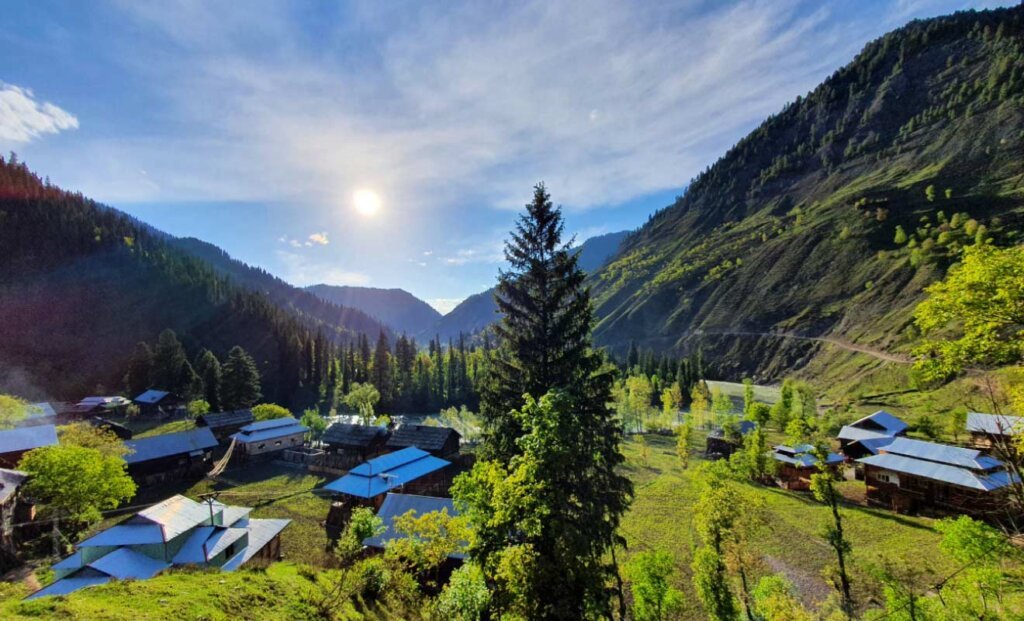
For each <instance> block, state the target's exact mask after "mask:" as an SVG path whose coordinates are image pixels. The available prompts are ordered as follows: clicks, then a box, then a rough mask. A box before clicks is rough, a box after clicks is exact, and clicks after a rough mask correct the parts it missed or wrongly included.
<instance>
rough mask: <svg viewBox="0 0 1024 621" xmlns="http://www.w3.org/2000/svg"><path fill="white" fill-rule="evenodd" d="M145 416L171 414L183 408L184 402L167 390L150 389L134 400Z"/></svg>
mask: <svg viewBox="0 0 1024 621" xmlns="http://www.w3.org/2000/svg"><path fill="white" fill-rule="evenodd" d="M132 401H133V402H134V403H135V405H137V406H139V411H140V412H142V413H143V414H150V415H153V414H170V413H172V412H173V411H174V410H176V409H178V408H180V407H182V406H183V405H184V402H183V401H182V400H181V399H180V398H179V397H178V396H177V395H175V394H173V393H170V392H168V391H166V390H154V389H150V390H147V391H146V392H144V393H142V394H141V395H139V396H137V397H135V398H134V399H132Z"/></svg>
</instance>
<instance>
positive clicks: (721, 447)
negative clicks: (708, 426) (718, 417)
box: [704, 420, 757, 459]
mask: <svg viewBox="0 0 1024 621" xmlns="http://www.w3.org/2000/svg"><path fill="white" fill-rule="evenodd" d="M755 429H757V423H755V422H753V421H749V420H740V421H735V423H734V424H733V425H731V426H728V425H727V426H720V427H715V428H714V429H712V430H711V433H709V434H708V436H707V438H706V440H705V448H704V455H705V457H707V458H708V459H728V458H729V456H730V455H732V454H733V453H735V452H736V450H737V449H739V448H740V447H741V446H743V437H744V436H746V435H747V434H748V433H750V432H751V431H753V430H755Z"/></svg>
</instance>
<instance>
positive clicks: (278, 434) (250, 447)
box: [231, 416, 309, 459]
mask: <svg viewBox="0 0 1024 621" xmlns="http://www.w3.org/2000/svg"><path fill="white" fill-rule="evenodd" d="M307 432H309V427H306V426H305V425H303V424H301V423H300V422H299V421H297V420H295V419H294V418H292V417H290V416H285V417H283V418H275V419H272V420H261V421H257V422H255V423H249V424H248V425H245V426H244V427H242V428H241V429H239V430H238V432H237V433H234V434H232V435H231V439H232V440H233V441H234V444H235V449H234V450H235V454H236V455H240V456H241V458H242V459H250V458H257V457H258V458H269V457H275V456H278V455H279V454H280V452H281V451H283V450H285V449H289V448H295V447H297V446H302V444H303V442H304V441H305V439H306V433H307Z"/></svg>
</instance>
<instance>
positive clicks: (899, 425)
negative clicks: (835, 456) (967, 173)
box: [838, 410, 908, 441]
mask: <svg viewBox="0 0 1024 621" xmlns="http://www.w3.org/2000/svg"><path fill="white" fill-rule="evenodd" d="M907 428H908V425H907V423H905V422H903V421H902V420H900V419H899V418H897V417H896V416H894V415H892V414H890V413H889V412H886V411H885V410H879V411H877V412H875V413H874V414H869V415H868V416H865V417H864V418H861V419H858V420H855V421H853V422H852V423H850V424H849V425H846V426H844V427H843V428H842V429H841V430H839V436H838V438H839V439H840V440H850V441H856V440H870V439H874V438H891V437H893V436H896V435H899V434H901V433H903V432H904V431H906V430H907Z"/></svg>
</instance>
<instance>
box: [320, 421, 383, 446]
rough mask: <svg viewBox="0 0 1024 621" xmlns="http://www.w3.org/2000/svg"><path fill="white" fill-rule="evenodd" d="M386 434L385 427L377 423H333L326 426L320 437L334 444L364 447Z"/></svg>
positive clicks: (325, 441)
mask: <svg viewBox="0 0 1024 621" xmlns="http://www.w3.org/2000/svg"><path fill="white" fill-rule="evenodd" d="M386 434H387V429H386V428H384V427H380V426H377V425H352V424H349V423H334V424H333V425H331V426H330V427H328V428H327V431H325V432H324V435H323V437H321V438H320V439H321V440H322V441H323V442H324V443H326V444H333V445H335V446H345V447H355V448H365V447H368V446H370V445H371V444H373V442H374V441H376V440H378V439H380V438H382V437H384V435H386Z"/></svg>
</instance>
